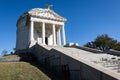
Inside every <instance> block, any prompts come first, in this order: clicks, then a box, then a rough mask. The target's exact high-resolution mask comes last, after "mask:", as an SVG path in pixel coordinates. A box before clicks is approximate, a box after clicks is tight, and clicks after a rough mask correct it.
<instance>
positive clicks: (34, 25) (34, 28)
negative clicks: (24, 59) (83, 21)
mask: <svg viewBox="0 0 120 80" xmlns="http://www.w3.org/2000/svg"><path fill="white" fill-rule="evenodd" d="M65 22H66V19H65V18H63V17H62V16H60V15H58V14H57V13H55V12H54V11H53V10H51V9H50V6H49V5H48V8H47V9H42V8H34V9H32V10H30V11H28V12H26V13H24V14H23V15H21V16H20V18H19V19H18V21H17V32H16V35H17V39H16V50H22V49H26V48H30V47H32V46H33V45H35V44H36V43H38V44H42V45H51V46H57V45H65V44H66V39H65V30H64V26H65V24H64V23H65ZM61 43H62V44H61Z"/></svg>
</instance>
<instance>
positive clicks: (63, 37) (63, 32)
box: [62, 25, 66, 45]
mask: <svg viewBox="0 0 120 80" xmlns="http://www.w3.org/2000/svg"><path fill="white" fill-rule="evenodd" d="M62 44H63V45H65V44H66V39H65V29H64V25H63V26H62Z"/></svg>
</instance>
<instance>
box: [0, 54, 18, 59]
mask: <svg viewBox="0 0 120 80" xmlns="http://www.w3.org/2000/svg"><path fill="white" fill-rule="evenodd" d="M16 57H19V56H18V55H8V56H2V57H0V58H2V59H9V58H16Z"/></svg>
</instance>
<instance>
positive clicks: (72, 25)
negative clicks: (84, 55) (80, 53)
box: [0, 0, 120, 52]
mask: <svg viewBox="0 0 120 80" xmlns="http://www.w3.org/2000/svg"><path fill="white" fill-rule="evenodd" d="M45 4H53V5H54V6H53V7H52V10H54V11H55V12H56V13H58V14H60V15H62V16H64V17H65V18H67V22H66V24H65V30H66V40H67V42H75V43H79V45H81V46H82V45H84V44H85V43H87V42H89V41H92V40H94V39H95V37H96V36H98V35H101V34H108V35H109V36H110V37H112V38H114V39H116V40H118V41H120V0H0V52H1V51H2V50H3V49H7V50H8V51H12V49H13V48H14V47H15V44H16V21H17V19H18V18H19V16H20V15H21V14H23V13H24V12H26V11H28V10H30V9H32V8H45V6H44V5H45Z"/></svg>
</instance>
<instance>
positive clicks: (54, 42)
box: [52, 24, 56, 45]
mask: <svg viewBox="0 0 120 80" xmlns="http://www.w3.org/2000/svg"><path fill="white" fill-rule="evenodd" d="M52 31H53V45H56V31H55V24H53V26H52Z"/></svg>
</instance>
